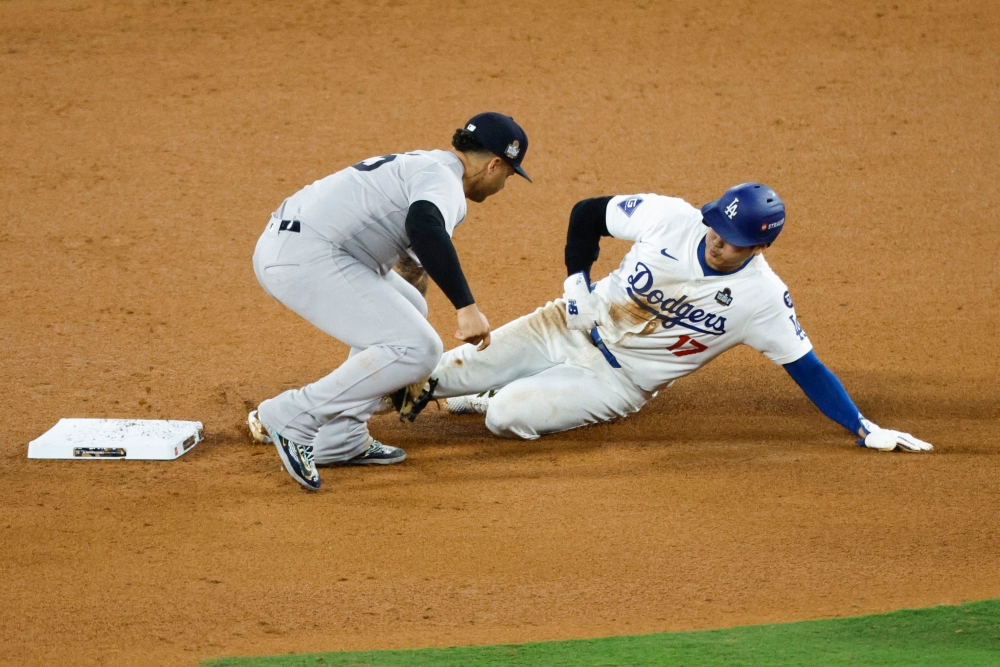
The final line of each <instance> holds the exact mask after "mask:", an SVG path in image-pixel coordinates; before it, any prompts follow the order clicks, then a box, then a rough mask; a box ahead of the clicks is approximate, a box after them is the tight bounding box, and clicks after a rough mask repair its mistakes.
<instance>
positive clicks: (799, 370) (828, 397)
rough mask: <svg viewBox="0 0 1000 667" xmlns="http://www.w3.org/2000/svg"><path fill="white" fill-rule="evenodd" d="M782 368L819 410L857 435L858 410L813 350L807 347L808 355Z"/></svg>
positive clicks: (858, 425)
mask: <svg viewBox="0 0 1000 667" xmlns="http://www.w3.org/2000/svg"><path fill="white" fill-rule="evenodd" d="M783 368H784V369H785V370H786V371H787V372H788V374H789V375H791V376H792V379H793V380H795V383H796V384H797V385H799V387H801V388H802V391H803V392H805V395H806V396H808V397H809V400H811V401H812V402H813V403H815V404H816V407H817V408H819V409H820V412H822V413H823V414H824V415H826V416H827V417H829V418H830V419H832V420H833V421H835V422H837V423H838V424H840V425H841V426H843V427H844V428H846V429H847V430H848V431H850V432H851V433H855V434H857V432H858V429H859V428H861V413H860V412H858V408H857V406H856V405H854V401H852V400H851V397H850V396H848V395H847V390H846V389H844V385H843V384H841V382H840V380H838V379H837V376H836V375H834V374H833V373H832V372H831V371H830V369H828V368H827V367H826V366H824V365H823V362H822V361H820V360H819V358H818V357H817V356H816V353H815V352H813V351H812V350H810V351H809V354H807V355H806V356H804V357H802V358H801V359H799V360H798V361H793V362H792V363H790V364H785V365H784V366H783Z"/></svg>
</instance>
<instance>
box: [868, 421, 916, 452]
mask: <svg viewBox="0 0 1000 667" xmlns="http://www.w3.org/2000/svg"><path fill="white" fill-rule="evenodd" d="M861 425H862V426H863V427H864V429H865V430H866V431H868V435H867V436H865V439H864V440H859V441H858V444H859V445H861V446H862V447H867V448H869V449H877V450H879V451H882V452H891V451H893V450H895V449H899V450H900V451H903V452H929V451H931V450H932V449H934V445H932V444H931V443H929V442H924V441H923V440H920V439H919V438H914V437H913V436H912V435H910V434H909V433H903V432H902V431H893V430H890V429H887V428H882V427H881V426H878V425H876V424H873V423H872V422H870V421H868V420H867V419H862V420H861Z"/></svg>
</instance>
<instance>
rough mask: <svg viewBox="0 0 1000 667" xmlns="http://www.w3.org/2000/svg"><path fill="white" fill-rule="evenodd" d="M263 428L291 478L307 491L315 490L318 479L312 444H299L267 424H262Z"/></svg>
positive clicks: (317, 487)
mask: <svg viewBox="0 0 1000 667" xmlns="http://www.w3.org/2000/svg"><path fill="white" fill-rule="evenodd" d="M264 430H265V432H266V433H268V434H269V435H270V438H271V441H272V442H273V443H274V447H275V449H277V450H278V456H279V457H281V462H282V463H283V464H285V470H287V471H288V474H289V475H291V476H292V479H294V480H295V481H296V482H298V483H299V484H301V485H302V486H304V487H305V488H306V489H308V490H309V491H317V490H318V489H319V485H320V479H319V472H318V471H317V470H316V463H315V461H314V459H313V448H312V445H300V444H299V443H297V442H292V441H291V440H289V439H288V438H286V437H284V436H283V435H281V434H280V433H278V432H277V431H275V430H274V429H270V428H267V426H264Z"/></svg>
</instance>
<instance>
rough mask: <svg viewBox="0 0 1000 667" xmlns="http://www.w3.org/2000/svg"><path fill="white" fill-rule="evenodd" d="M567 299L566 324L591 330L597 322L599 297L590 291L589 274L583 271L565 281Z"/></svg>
mask: <svg viewBox="0 0 1000 667" xmlns="http://www.w3.org/2000/svg"><path fill="white" fill-rule="evenodd" d="M563 299H564V300H565V301H566V325H567V326H568V327H569V328H570V329H578V330H580V331H590V330H591V329H593V328H594V325H595V324H597V305H598V304H597V297H596V296H594V295H593V294H592V293H591V291H590V283H589V282H588V281H587V276H586V275H584V273H583V272H582V271H581V272H579V273H574V274H573V275H571V276H570V277H569V278H567V279H566V280H565V281H564V282H563Z"/></svg>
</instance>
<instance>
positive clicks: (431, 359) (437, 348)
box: [411, 334, 444, 377]
mask: <svg viewBox="0 0 1000 667" xmlns="http://www.w3.org/2000/svg"><path fill="white" fill-rule="evenodd" d="M411 349H412V354H413V363H414V365H416V366H418V367H419V369H420V377H426V376H428V375H430V374H431V371H433V370H434V369H435V368H436V367H437V365H438V362H439V361H441V356H442V355H443V354H444V343H442V342H441V339H440V338H439V337H438V336H437V334H435V335H433V336H426V337H424V338H423V339H422V340H421V341H420V342H419V344H418V345H415V346H413V348H411Z"/></svg>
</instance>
